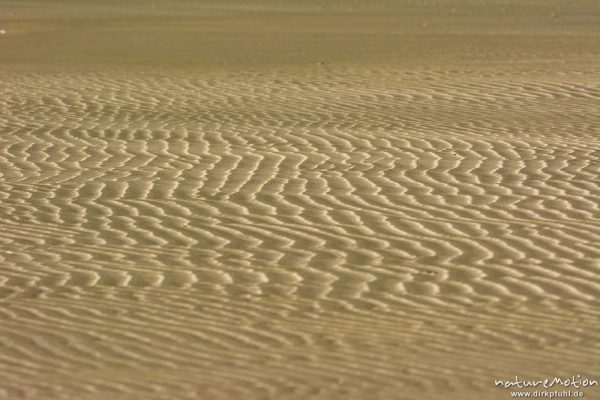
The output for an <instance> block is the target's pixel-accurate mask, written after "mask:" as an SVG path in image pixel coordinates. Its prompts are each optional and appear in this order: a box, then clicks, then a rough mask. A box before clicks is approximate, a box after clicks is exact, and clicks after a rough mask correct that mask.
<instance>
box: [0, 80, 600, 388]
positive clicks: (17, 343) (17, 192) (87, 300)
mask: <svg viewBox="0 0 600 400" xmlns="http://www.w3.org/2000/svg"><path fill="white" fill-rule="evenodd" d="M467 75H468V74H467ZM540 76H541V75H540ZM2 81H3V82H2V86H1V88H0V92H1V93H0V94H1V95H0V116H1V118H0V130H1V131H0V132H1V135H2V139H1V141H0V173H1V176H2V177H1V179H0V199H1V200H0V243H1V246H0V250H1V251H0V264H1V265H2V269H1V271H0V272H1V276H0V298H1V301H2V302H1V303H0V313H1V314H2V318H3V323H2V325H1V326H0V349H1V350H0V359H1V362H0V377H1V380H2V383H1V384H0V398H7V399H8V398H11V399H12V398H26V399H39V398H48V399H75V398H77V399H87V398H90V399H92V398H94V399H100V398H102V399H106V398H112V399H195V398H199V399H263V398H265V399H267V398H268V399H311V398H315V399H317V398H318V399H338V398H339V399H341V398H344V399H366V398H369V399H391V398H394V399H398V398H406V399H409V398H419V399H428V398H431V399H433V398H438V397H436V396H439V398H450V397H452V396H450V397H448V396H449V395H448V393H450V394H452V393H462V397H461V398H463V399H468V398H474V399H475V398H483V397H481V396H482V393H487V396H488V397H486V398H492V397H489V393H490V390H491V389H492V383H491V380H492V379H493V378H494V377H496V378H500V377H506V376H514V375H515V374H521V373H522V374H526V373H527V372H528V371H527V368H528V367H530V368H531V369H533V368H535V372H536V374H537V375H540V374H543V373H546V374H547V375H549V376H554V375H556V374H557V373H564V374H571V373H585V372H592V371H596V372H597V371H598V369H597V367H598V362H597V360H598V359H600V358H599V357H600V348H599V346H598V342H597V337H596V336H594V335H593V332H594V329H597V327H598V323H599V321H600V318H599V316H598V312H597V311H598V310H599V308H598V305H599V302H598V294H599V293H600V178H599V177H600V141H599V139H598V138H600V124H598V121H599V117H600V115H599V114H600V113H599V111H598V110H600V108H599V107H598V104H599V103H600V102H599V100H600V88H599V87H598V85H597V84H590V83H589V82H588V83H586V82H583V83H582V80H576V79H573V80H572V82H569V80H568V79H563V80H561V81H560V82H556V81H553V80H551V79H542V78H540V79H539V81H535V80H532V79H531V78H529V79H520V78H519V77H518V76H516V75H515V76H511V79H506V78H505V77H504V76H502V75H490V76H487V77H484V78H483V79H481V78H477V79H476V78H474V77H472V76H465V74H459V73H458V72H456V71H433V70H424V71H421V72H413V73H409V72H402V71H395V70H387V69H381V70H372V71H353V70H346V71H337V72H336V71H333V70H331V71H327V70H318V71H317V70H315V72H314V73H312V74H311V73H309V74H304V75H298V76H297V77H296V76H294V75H292V74H288V75H285V74H277V73H266V72H265V73H262V74H258V73H257V74H250V73H246V74H242V73H239V74H217V73H215V74H213V75H210V76H206V77H202V78H195V79H192V78H190V77H189V76H187V77H186V76H171V77H166V76H153V75H141V74H133V73H122V74H106V75H93V74H79V75H77V74H75V75H62V74H58V73H57V74H47V75H35V74H30V75H26V74H19V75H14V76H8V77H7V76H4V77H3V78H2ZM594 327H595V328H594ZM540 363H543V365H540ZM516 366H518V367H516ZM594 368H596V369H594ZM400 393H402V394H403V396H404V397H398V396H400ZM442 393H443V395H442ZM470 396H471V397H470ZM503 396H506V393H504V392H502V393H498V398H505V397H503Z"/></svg>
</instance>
